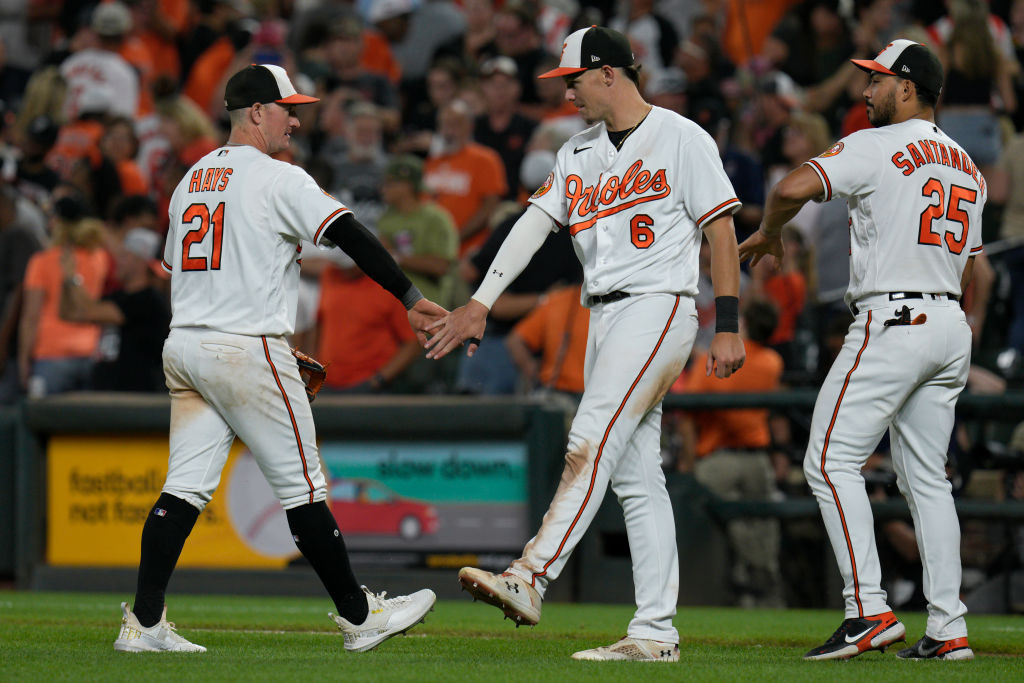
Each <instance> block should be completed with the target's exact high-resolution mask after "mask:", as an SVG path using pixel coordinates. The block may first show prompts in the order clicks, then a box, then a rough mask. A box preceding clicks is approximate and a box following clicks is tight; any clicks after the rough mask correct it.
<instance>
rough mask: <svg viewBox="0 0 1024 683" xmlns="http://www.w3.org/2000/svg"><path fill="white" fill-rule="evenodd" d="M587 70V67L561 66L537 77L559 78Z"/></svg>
mask: <svg viewBox="0 0 1024 683" xmlns="http://www.w3.org/2000/svg"><path fill="white" fill-rule="evenodd" d="M584 71H586V69H583V68H578V67H574V66H560V67H558V68H557V69H552V70H551V71H545V72H544V73H542V74H541V75H540V76H537V78H558V77H559V76H571V75H573V74H578V73H582V72H584Z"/></svg>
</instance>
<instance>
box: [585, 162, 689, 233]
mask: <svg viewBox="0 0 1024 683" xmlns="http://www.w3.org/2000/svg"><path fill="white" fill-rule="evenodd" d="M671 193H672V188H671V187H670V186H669V184H668V179H667V178H666V177H665V169H663V168H660V169H658V170H657V171H654V172H653V173H652V172H651V171H648V170H647V169H645V168H644V167H643V161H641V160H639V159H638V160H636V161H634V162H633V164H632V165H631V166H630V167H629V168H628V169H626V172H625V173H623V174H622V177H619V176H617V175H612V176H609V177H608V178H607V179H606V180H604V182H603V183H602V182H601V178H600V177H599V178H598V183H597V184H594V185H584V183H583V179H582V178H581V177H580V176H578V175H576V174H575V173H573V174H570V175H569V176H567V177H566V179H565V197H566V199H568V200H569V212H568V213H569V233H570V234H572V235H575V234H576V233H578V232H580V231H581V230H586V229H587V228H591V227H593V226H594V224H595V223H596V222H597V220H598V219H599V218H605V217H607V216H611V215H614V214H616V213H619V212H620V211H625V210H627V209H631V208H633V207H634V206H636V205H638V204H643V203H645V202H653V201H656V200H658V199H663V198H665V197H667V196H668V195H670V194H671ZM576 217H578V218H580V219H583V220H581V221H579V222H575V223H574V222H573V219H574V218H576Z"/></svg>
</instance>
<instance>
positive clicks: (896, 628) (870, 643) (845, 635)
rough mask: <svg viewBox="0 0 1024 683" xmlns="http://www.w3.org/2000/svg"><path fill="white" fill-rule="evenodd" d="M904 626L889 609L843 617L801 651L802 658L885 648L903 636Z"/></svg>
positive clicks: (834, 656) (843, 656)
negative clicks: (814, 644)
mask: <svg viewBox="0 0 1024 683" xmlns="http://www.w3.org/2000/svg"><path fill="white" fill-rule="evenodd" d="M906 634H907V629H905V628H904V627H903V624H902V623H900V620H899V619H897V618H896V615H895V614H893V613H892V612H886V613H884V614H876V615H875V616H873V617H861V618H859V619H845V620H843V623H842V624H840V625H839V628H838V629H836V632H835V633H833V634H832V637H831V638H829V639H828V640H827V641H825V644H824V645H819V646H818V647H816V648H814V649H813V650H811V651H810V652H808V653H807V654H805V655H804V659H806V660H821V659H850V658H851V657H856V656H857V655H859V654H861V653H863V652H867V651H868V650H879V651H881V652H885V648H887V647H889V646H890V645H892V644H893V643H896V642H901V641H903V640H905V638H906Z"/></svg>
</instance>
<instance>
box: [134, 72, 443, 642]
mask: <svg viewBox="0 0 1024 683" xmlns="http://www.w3.org/2000/svg"><path fill="white" fill-rule="evenodd" d="M316 101H317V99H316V98H315V97H308V96H306V95H300V94H298V93H296V91H295V88H294V87H293V86H292V84H291V81H290V80H289V78H288V75H287V74H286V72H285V71H284V69H282V68H281V67H278V66H273V65H267V64H262V65H252V66H249V67H246V68H245V69H242V70H241V71H239V72H238V73H236V74H235V75H233V76H232V77H231V78H230V80H229V81H228V83H227V86H226V88H225V106H226V108H227V110H228V112H229V114H230V117H231V134H230V137H229V139H228V142H227V144H226V145H224V146H223V147H220V148H218V149H216V150H214V151H212V152H210V153H209V154H207V155H206V156H205V157H203V158H202V159H200V160H199V161H198V162H197V163H196V164H195V166H193V167H192V168H191V169H189V171H188V172H187V173H186V174H185V177H184V178H182V180H181V182H180V183H179V184H178V186H177V188H176V189H175V191H174V194H173V195H172V197H171V202H170V207H169V210H168V211H169V215H170V230H169V232H168V235H167V243H166V246H165V248H164V258H163V266H164V268H165V269H166V270H168V271H169V272H170V273H171V308H172V319H171V331H170V334H169V335H168V338H167V341H166V343H165V344H164V351H163V363H164V374H165V376H166V379H167V386H168V388H169V389H170V392H171V429H170V459H169V462H168V472H167V480H166V482H165V483H164V486H163V490H162V492H161V494H160V497H159V498H158V499H157V501H156V504H155V505H154V506H153V509H152V511H151V512H150V514H149V515H148V516H147V518H146V523H145V525H144V527H143V530H142V556H141V559H140V562H139V578H138V588H137V592H136V595H135V605H134V608H133V609H132V610H129V609H128V605H127V603H122V605H121V609H122V612H123V614H124V618H123V621H122V625H121V633H120V635H119V636H118V638H117V640H116V641H115V642H114V649H116V650H120V651H122V652H142V651H152V650H170V651H175V652H205V648H203V647H201V646H199V645H195V644H193V643H190V642H189V641H188V640H186V639H185V638H183V637H182V636H181V635H179V634H178V633H176V632H175V631H174V628H173V626H172V625H171V624H169V623H168V622H167V620H166V616H165V615H166V608H165V606H164V594H165V591H166V588H167V583H168V580H169V579H170V577H171V572H172V571H173V570H174V565H175V563H176V562H177V560H178V556H179V554H180V553H181V549H182V546H183V545H184V543H185V539H186V538H187V537H188V535H189V532H190V531H191V530H192V526H193V525H194V524H195V522H196V518H197V517H198V516H199V513H200V512H201V511H202V509H203V507H204V506H205V505H206V504H207V503H208V502H209V501H210V497H211V496H212V495H213V492H214V489H216V487H217V484H218V482H219V481H220V474H221V469H222V468H223V467H224V463H225V461H226V459H227V456H228V450H229V448H230V447H231V443H232V441H233V440H234V438H235V436H236V435H237V436H238V437H239V438H241V439H242V440H243V441H244V442H245V443H246V445H247V446H248V447H249V450H250V451H251V452H252V454H253V456H255V458H256V461H257V463H258V464H259V466H260V469H261V470H262V471H263V474H264V476H265V477H266V478H267V481H268V482H269V484H270V486H271V488H272V489H273V490H274V493H275V494H276V495H277V497H278V499H279V500H280V501H281V505H282V506H283V507H284V508H285V511H286V513H287V517H288V527H289V529H290V530H291V533H292V537H293V538H294V539H295V543H296V545H297V546H298V548H299V550H300V551H301V552H302V554H303V555H304V556H305V557H306V558H307V559H308V560H309V562H310V564H311V565H312V566H313V569H314V570H316V573H317V575H318V576H319V577H320V580H321V581H322V582H323V584H324V587H325V588H326V589H327V592H328V593H329V594H330V596H331V598H332V600H333V601H334V604H335V606H336V608H337V610H338V615H337V616H335V615H333V614H331V615H330V616H331V617H332V618H333V619H334V621H335V622H336V623H337V625H338V627H339V628H340V629H341V631H342V632H343V633H344V642H345V649H346V650H352V651H363V650H368V649H371V648H373V647H376V646H377V645H378V644H380V643H381V642H382V641H383V640H385V639H387V638H389V637H391V636H393V635H395V634H397V633H399V632H403V631H405V630H407V629H409V628H410V627H412V626H413V625H415V624H417V623H418V622H419V621H421V620H422V619H423V617H424V615H425V614H426V613H427V611H429V610H430V609H431V608H432V605H433V604H434V599H435V598H434V593H433V592H431V591H430V590H421V591H418V592H416V593H413V594H412V595H408V596H399V597H396V598H391V599H385V598H384V595H383V594H380V595H374V594H373V593H371V592H370V591H368V590H367V589H366V588H365V587H361V586H360V585H359V583H358V582H357V581H356V579H355V576H354V575H353V573H352V569H351V567H350V565H349V561H348V555H347V552H346V550H345V543H344V541H343V539H342V537H341V533H340V532H339V530H338V526H337V524H336V523H335V521H334V518H333V517H332V516H331V512H330V510H329V509H328V507H327V503H326V502H325V498H326V495H327V492H326V483H325V480H324V474H323V472H322V471H321V469H320V464H319V462H320V461H319V458H318V454H317V445H316V434H315V429H314V425H313V415H312V412H311V411H310V407H309V402H308V399H307V396H306V387H305V385H304V384H303V382H302V380H301V379H300V376H299V369H298V367H297V365H296V360H295V358H293V357H292V354H291V351H290V349H289V346H288V342H287V339H286V336H287V335H289V334H290V333H291V332H292V326H293V323H294V320H295V305H296V298H297V294H298V284H299V263H300V260H301V252H302V247H301V242H302V241H306V242H311V243H313V244H315V245H319V244H326V243H328V241H329V242H330V243H333V244H334V245H336V246H338V247H341V248H342V249H344V250H345V252H346V253H347V254H348V255H349V256H351V257H352V259H353V260H354V261H355V262H356V263H357V264H358V265H359V266H360V267H361V268H362V269H363V270H364V271H365V272H366V273H367V274H368V275H369V276H370V277H372V278H373V279H374V280H376V281H377V282H378V283H379V284H380V285H381V286H382V287H384V289H386V290H388V291H389V292H391V293H392V294H393V295H395V297H396V298H398V299H400V300H401V301H402V303H404V304H405V307H406V308H407V309H408V310H409V321H410V324H411V325H412V326H413V328H414V329H415V330H416V331H417V333H418V334H419V335H420V337H421V339H422V341H424V342H425V341H426V337H425V334H424V332H423V330H424V329H425V327H426V325H427V324H428V323H430V322H431V321H433V320H435V319H437V318H439V317H440V316H441V315H443V314H444V313H445V310H444V309H443V308H441V307H439V306H437V305H436V304H434V303H432V302H430V301H428V300H426V299H423V298H422V295H421V294H420V293H419V291H418V290H417V289H416V288H415V287H413V286H412V284H411V283H410V282H409V280H408V278H406V277H405V275H404V274H403V273H402V271H401V270H400V269H399V268H398V266H397V265H396V264H395V262H394V260H393V259H392V258H391V257H390V256H389V255H388V252H387V251H386V250H385V249H384V248H383V247H382V246H381V244H380V243H379V242H378V241H377V240H376V238H374V237H373V236H372V235H371V234H370V233H369V232H368V231H367V230H366V229H365V228H364V227H363V226H362V225H361V224H360V223H359V222H358V221H356V220H355V218H354V217H353V216H352V214H351V212H350V211H349V210H348V209H347V208H346V207H345V206H343V205H342V204H340V203H339V202H338V201H337V200H336V199H334V198H333V197H331V196H330V195H328V194H327V193H325V192H323V191H322V190H321V189H320V188H319V187H317V185H316V183H315V182H314V181H313V179H312V178H310V176H309V175H308V174H306V173H305V171H303V170H301V169H300V168H298V167H297V166H292V165H291V164H287V163H284V162H281V161H277V160H275V159H273V158H272V157H271V156H269V155H271V154H274V153H277V152H281V151H283V150H285V149H287V148H288V145H289V142H290V137H291V133H292V131H294V130H295V129H296V128H298V127H299V120H298V119H297V118H296V115H295V107H296V106H297V105H300V104H306V103H310V102H316ZM338 305H343V302H342V303H339V304H338Z"/></svg>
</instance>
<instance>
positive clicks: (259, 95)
mask: <svg viewBox="0 0 1024 683" xmlns="http://www.w3.org/2000/svg"><path fill="white" fill-rule="evenodd" d="M319 101H320V98H319V97H310V96H309V95H300V94H299V93H298V92H297V91H296V90H295V86H294V85H292V82H291V79H289V78H288V73H287V72H286V71H285V70H284V69H282V68H281V67H279V66H277V65H276V64H250V65H249V66H247V67H245V68H244V69H242V70H241V71H239V72H238V73H236V74H235V75H234V76H232V77H231V78H230V79H228V84H227V86H226V87H225V88H224V107H225V108H226V109H227V110H228V111H231V110H233V109H244V108H245V107H251V106H252V105H254V104H256V103H257V102H259V103H260V104H266V103H267V102H277V103H278V104H285V105H287V104H309V103H311V102H319Z"/></svg>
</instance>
